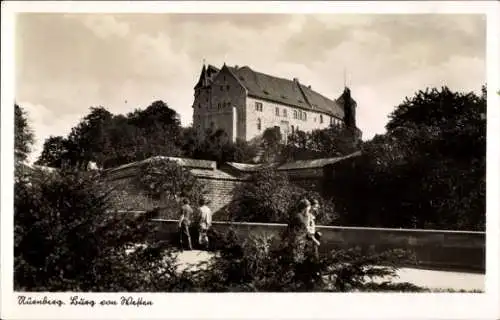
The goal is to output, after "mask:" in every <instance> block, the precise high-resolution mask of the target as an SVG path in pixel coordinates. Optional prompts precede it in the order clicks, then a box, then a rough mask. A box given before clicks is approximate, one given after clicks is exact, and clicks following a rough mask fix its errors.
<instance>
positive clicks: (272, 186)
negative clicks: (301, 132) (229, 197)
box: [228, 168, 336, 224]
mask: <svg viewBox="0 0 500 320" xmlns="http://www.w3.org/2000/svg"><path fill="white" fill-rule="evenodd" d="M302 198H307V199H317V200H319V201H320V202H321V205H322V210H321V215H320V216H318V217H317V223H319V224H331V223H332V222H333V220H334V219H335V218H336V214H335V212H334V206H333V204H332V203H331V202H330V201H327V200H325V199H323V198H322V197H321V195H320V194H318V193H317V192H313V191H307V190H305V189H303V188H301V187H299V186H297V185H295V184H293V183H292V182H290V180H289V179H288V177H287V175H286V174H284V173H281V172H277V171H276V170H275V169H273V168H264V169H262V170H259V171H257V172H255V173H254V174H252V175H251V177H250V181H249V182H248V183H245V184H243V185H241V186H240V187H239V188H237V189H236V190H235V199H234V201H233V203H232V204H231V205H230V206H229V208H228V210H229V211H230V214H231V216H230V217H229V218H230V219H231V220H234V221H245V222H279V223H287V222H288V218H289V215H290V212H291V211H293V210H295V205H296V204H297V203H298V201H299V200H300V199H302Z"/></svg>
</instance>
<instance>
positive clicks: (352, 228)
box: [123, 211, 486, 236]
mask: <svg viewBox="0 0 500 320" xmlns="http://www.w3.org/2000/svg"><path fill="white" fill-rule="evenodd" d="M123 212H132V211H123ZM134 212H136V213H138V212H140V211H134ZM142 212H144V211H142ZM151 221H154V222H170V223H174V222H175V223H177V222H178V221H177V220H173V219H151ZM212 224H215V225H240V226H275V227H286V224H284V223H261V222H232V221H213V222H212ZM316 227H317V228H320V229H327V230H328V229H330V230H359V231H362V230H365V231H391V232H402V233H447V234H470V235H472V234H475V235H483V236H484V235H486V232H483V231H463V230H435V229H396V228H372V227H345V226H322V225H317V226H316Z"/></svg>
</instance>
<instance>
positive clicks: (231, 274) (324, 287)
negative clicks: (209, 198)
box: [190, 233, 423, 292]
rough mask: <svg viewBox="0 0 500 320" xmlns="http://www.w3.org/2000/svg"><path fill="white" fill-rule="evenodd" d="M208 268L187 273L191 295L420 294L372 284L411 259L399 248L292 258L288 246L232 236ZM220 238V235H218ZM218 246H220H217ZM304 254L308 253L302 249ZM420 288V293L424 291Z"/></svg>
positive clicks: (406, 286) (275, 240)
mask: <svg viewBox="0 0 500 320" xmlns="http://www.w3.org/2000/svg"><path fill="white" fill-rule="evenodd" d="M230 234H231V233H228V234H227V235H226V239H227V238H231V241H228V242H226V246H225V248H223V249H222V250H221V251H220V255H218V256H216V257H214V258H213V259H212V261H211V262H210V263H209V264H208V269H206V270H202V271H201V270H200V271H196V272H193V273H191V274H190V277H191V278H192V279H193V282H192V284H193V285H194V287H193V288H192V290H193V291H196V290H200V288H203V290H204V291H209V292H290V291H292V292H301V291H302V292H311V291H330V292H349V291H384V290H385V291H387V290H392V291H419V290H420V289H421V288H418V287H416V286H413V285H411V284H392V283H391V282H390V281H385V282H382V283H376V282H374V281H373V280H374V279H375V278H377V277H388V278H389V279H390V278H392V277H395V275H396V271H397V267H396V263H401V261H402V260H404V259H407V258H408V257H409V255H408V254H407V253H406V252H404V251H401V250H392V251H387V252H384V253H381V254H375V253H373V252H371V253H368V254H367V253H366V252H363V251H362V250H360V249H352V250H336V251H333V252H331V253H330V254H327V255H324V256H320V257H319V259H316V258H315V257H314V255H312V254H310V253H311V252H306V254H305V255H304V256H305V258H304V259H302V260H296V259H294V257H293V256H292V255H293V253H292V251H291V250H290V246H289V244H288V243H286V242H285V243H284V242H282V241H281V239H279V238H276V237H269V236H262V235H261V236H250V237H249V238H248V239H245V240H242V239H238V238H237V237H234V236H233V235H230ZM221 238H224V237H221ZM219 243H221V242H219ZM306 250H307V249H306ZM422 290H423V289H422Z"/></svg>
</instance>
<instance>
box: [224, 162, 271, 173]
mask: <svg viewBox="0 0 500 320" xmlns="http://www.w3.org/2000/svg"><path fill="white" fill-rule="evenodd" d="M226 165H228V166H230V167H232V168H234V169H236V170H239V171H243V172H255V171H258V170H260V169H263V168H266V167H272V166H274V164H266V163H259V164H251V163H237V162H226Z"/></svg>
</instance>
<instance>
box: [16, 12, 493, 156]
mask: <svg viewBox="0 0 500 320" xmlns="http://www.w3.org/2000/svg"><path fill="white" fill-rule="evenodd" d="M15 40H16V44H15V73H16V81H15V88H16V90H15V91H16V92H15V99H16V101H17V103H18V104H19V105H20V106H21V107H22V108H23V109H25V110H26V111H27V113H28V119H29V121H30V124H31V127H32V129H33V130H34V133H35V137H36V141H35V145H34V148H33V152H32V154H31V157H30V158H31V159H30V160H31V161H33V160H36V158H37V157H38V155H39V153H40V152H41V150H42V145H43V142H44V141H45V139H46V138H48V137H49V136H50V135H54V136H56V135H62V136H65V135H67V134H68V133H69V131H70V129H71V128H72V127H73V126H75V125H76V124H77V123H78V121H79V120H80V119H81V118H83V117H84V116H85V115H86V114H87V113H88V112H89V108H90V107H91V106H103V107H105V108H106V109H107V110H109V111H110V112H112V113H114V114H124V113H128V112H130V111H133V110H134V109H136V108H142V109H144V108H146V107H147V106H148V105H149V104H151V103H152V102H153V101H156V100H163V101H165V102H166V103H167V104H168V105H169V107H171V108H173V109H174V110H176V111H177V112H178V113H179V114H180V117H181V122H182V124H183V125H184V126H187V125H190V124H191V122H192V108H191V106H192V103H193V99H194V90H193V87H194V85H195V84H196V82H197V80H198V77H199V73H200V71H201V68H202V65H203V61H206V63H207V64H208V63H210V64H213V65H215V66H218V67H220V66H222V64H223V63H226V64H228V65H238V66H249V67H250V68H252V69H253V70H256V71H259V72H263V73H267V74H270V75H274V76H278V77H283V78H288V79H293V78H298V79H299V80H300V82H301V83H303V84H305V85H311V87H312V89H313V90H316V91H317V92H319V93H321V94H323V95H325V96H327V97H329V98H332V99H335V98H337V97H338V96H340V94H341V93H342V90H343V87H344V83H347V85H348V86H349V87H350V88H351V93H352V95H353V98H354V99H355V100H356V101H357V102H358V108H357V123H358V127H359V128H360V129H361V130H362V131H363V139H364V140H366V139H370V138H371V137H373V136H374V135H375V134H378V133H384V131H385V128H384V126H385V124H386V123H387V121H388V115H389V114H390V113H391V112H392V111H393V110H394V108H395V107H396V106H397V105H399V104H400V103H402V102H403V101H404V99H405V97H411V96H413V95H414V93H415V92H416V91H418V90H424V89H425V88H427V87H430V88H432V87H440V86H443V85H446V86H448V87H449V88H451V89H452V90H455V91H466V92H469V91H476V92H480V88H481V86H482V85H483V84H485V82H486V57H485V52H486V17H485V16H483V15H464V14H462V15H457V14H446V15H443V14H441V15H439V14H434V15H432V14H419V15H403V14H393V15H389V14H386V15H382V14H356V15H353V14H323V15H319V14H302V15H297V14H75V13H73V14H63V13H23V14H20V15H18V18H17V23H16V30H15ZM344 74H345V76H344Z"/></svg>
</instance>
